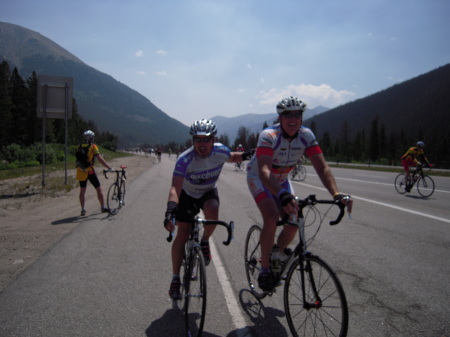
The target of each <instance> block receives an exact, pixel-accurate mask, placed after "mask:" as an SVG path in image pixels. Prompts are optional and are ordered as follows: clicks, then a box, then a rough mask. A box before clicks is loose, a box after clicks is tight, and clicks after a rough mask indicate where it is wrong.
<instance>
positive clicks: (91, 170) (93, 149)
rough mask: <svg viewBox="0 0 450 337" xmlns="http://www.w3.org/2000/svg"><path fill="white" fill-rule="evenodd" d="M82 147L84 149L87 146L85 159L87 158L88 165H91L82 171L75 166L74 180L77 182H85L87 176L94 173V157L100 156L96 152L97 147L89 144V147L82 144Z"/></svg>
mask: <svg viewBox="0 0 450 337" xmlns="http://www.w3.org/2000/svg"><path fill="white" fill-rule="evenodd" d="M82 146H84V147H86V148H87V147H88V146H89V150H88V154H87V158H88V161H89V163H91V165H90V166H89V167H87V168H85V169H83V168H81V167H79V166H78V165H77V175H76V179H77V180H78V181H86V180H87V178H88V175H91V174H94V173H95V171H94V164H95V156H97V155H99V154H100V151H99V150H98V147H97V145H95V144H90V145H89V144H82Z"/></svg>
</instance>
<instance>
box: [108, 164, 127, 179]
mask: <svg viewBox="0 0 450 337" xmlns="http://www.w3.org/2000/svg"><path fill="white" fill-rule="evenodd" d="M126 168H127V167H126V166H123V165H122V166H120V170H113V169H109V170H105V169H104V170H103V175H104V176H105V178H106V179H108V176H107V175H106V173H108V172H116V173H117V174H119V173H122V175H123V178H124V179H127V176H126V175H125V169H126Z"/></svg>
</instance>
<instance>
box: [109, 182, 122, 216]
mask: <svg viewBox="0 0 450 337" xmlns="http://www.w3.org/2000/svg"><path fill="white" fill-rule="evenodd" d="M106 204H107V205H108V208H109V212H110V213H111V214H113V215H114V214H117V212H118V211H119V207H120V200H119V185H118V184H117V183H114V184H112V185H111V186H110V187H109V190H108V196H107V198H106Z"/></svg>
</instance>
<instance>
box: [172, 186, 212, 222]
mask: <svg viewBox="0 0 450 337" xmlns="http://www.w3.org/2000/svg"><path fill="white" fill-rule="evenodd" d="M211 199H214V200H217V202H219V203H220V201H219V193H218V192H217V188H214V189H212V190H209V191H208V192H206V193H205V194H203V195H202V196H201V197H200V198H198V199H197V198H194V197H191V196H190V195H188V194H187V193H186V192H185V191H184V190H181V194H180V200H179V202H178V210H177V214H176V216H175V219H176V220H177V221H180V222H194V219H195V216H196V215H197V214H198V213H199V212H200V210H201V209H203V205H204V204H205V202H206V201H207V200H211Z"/></svg>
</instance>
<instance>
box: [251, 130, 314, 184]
mask: <svg viewBox="0 0 450 337" xmlns="http://www.w3.org/2000/svg"><path fill="white" fill-rule="evenodd" d="M305 153H306V155H308V156H311V155H313V154H316V153H322V150H321V149H320V147H319V144H318V143H317V140H316V137H315V136H314V134H313V132H312V131H311V130H310V129H308V128H306V127H304V126H302V127H301V128H300V130H299V132H298V134H297V137H296V138H294V139H293V140H292V141H291V142H289V140H288V139H287V138H285V137H284V136H283V131H282V129H281V125H280V124H275V125H274V126H272V127H269V128H267V129H265V130H263V131H262V132H261V134H260V135H259V140H258V146H257V149H256V156H253V158H252V159H251V160H250V162H249V164H248V165H247V171H248V174H253V175H256V176H259V172H258V161H257V158H258V157H259V156H261V155H269V156H271V157H272V174H273V176H274V177H275V178H276V179H277V180H278V181H279V182H283V181H285V180H286V179H288V178H289V172H291V171H292V169H293V168H294V166H295V164H296V163H297V162H298V161H299V160H300V159H301V157H302V156H303V154H305Z"/></svg>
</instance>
